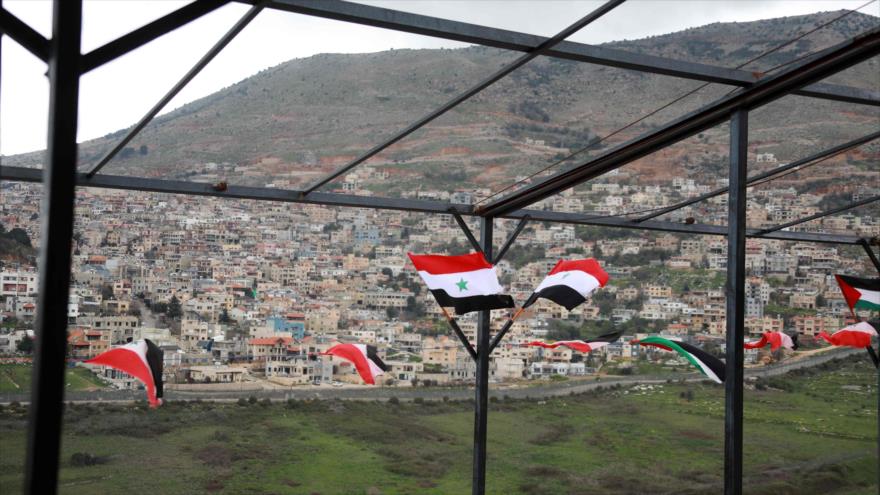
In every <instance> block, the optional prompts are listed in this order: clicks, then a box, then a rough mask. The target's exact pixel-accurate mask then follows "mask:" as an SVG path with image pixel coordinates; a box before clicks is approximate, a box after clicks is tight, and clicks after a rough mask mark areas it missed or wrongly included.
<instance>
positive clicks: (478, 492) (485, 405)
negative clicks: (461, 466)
mask: <svg viewBox="0 0 880 495" xmlns="http://www.w3.org/2000/svg"><path fill="white" fill-rule="evenodd" d="M492 222H493V219H492V218H491V217H490V218H481V219H480V242H481V244H482V245H483V252H484V253H485V254H486V258H487V259H491V258H492ZM491 313H492V312H491V311H488V310H483V311H480V313H479V315H478V317H477V318H478V319H477V369H476V377H475V382H476V383H475V386H474V389H475V396H474V399H475V400H474V471H473V481H472V485H471V493H472V494H473V495H484V494H485V493H486V442H487V433H488V429H489V422H488V414H489V332H490V331H491V329H490V322H489V318H490V317H491Z"/></svg>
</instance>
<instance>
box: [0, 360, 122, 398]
mask: <svg viewBox="0 0 880 495" xmlns="http://www.w3.org/2000/svg"><path fill="white" fill-rule="evenodd" d="M32 370H33V367H32V366H31V365H29V364H0V392H13V393H25V392H29V391H30V389H31V372H32ZM64 380H65V387H66V388H67V390H96V389H100V388H104V387H106V385H105V384H104V383H102V382H101V380H100V379H99V378H98V377H96V376H95V374H94V373H92V372H91V371H89V370H87V369H85V368H68V369H67V371H66V372H65V374H64Z"/></svg>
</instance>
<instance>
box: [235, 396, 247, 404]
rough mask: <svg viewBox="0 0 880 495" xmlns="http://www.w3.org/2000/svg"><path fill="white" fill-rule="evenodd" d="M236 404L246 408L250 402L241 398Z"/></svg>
mask: <svg viewBox="0 0 880 495" xmlns="http://www.w3.org/2000/svg"><path fill="white" fill-rule="evenodd" d="M236 404H238V405H239V406H246V405H248V401H247V399H245V398H244V397H239V399H238V402H236Z"/></svg>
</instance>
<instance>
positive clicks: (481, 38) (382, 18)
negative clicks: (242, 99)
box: [238, 0, 880, 106]
mask: <svg viewBox="0 0 880 495" xmlns="http://www.w3.org/2000/svg"><path fill="white" fill-rule="evenodd" d="M238 1H240V2H242V3H253V1H254V0H238ZM266 6H267V8H271V9H278V10H283V11H287V12H295V13H298V14H305V15H310V16H314V17H321V18H324V19H334V20H338V21H344V22H350V23H354V24H361V25H365V26H373V27H378V28H384V29H392V30H396V31H403V32H407V33H413V34H418V35H422V36H432V37H436V38H443V39H448V40H454V41H461V42H464V43H474V44H477V45H484V46H491V47H495V48H502V49H504V50H512V51H520V52H528V51H530V50H532V49H533V48H534V47H535V46H538V45H540V44H541V43H542V42H543V41H545V40H546V39H547V38H545V37H543V36H536V35H532V34H526V33H520V32H516V31H508V30H505V29H497V28H492V27H487V26H480V25H477V24H469V23H466V22H458V21H452V20H448V19H441V18H438V17H430V16H425V15H420V14H412V13H409V12H401V11H396V10H391V9H384V8H381V7H373V6H370V5H362V4H358V3H352V2H343V1H337V0H325V1H315V0H272V1H270V2H269V3H268V4H267V5H266ZM544 55H546V56H548V57H554V58H562V59H566V60H574V61H578V62H587V63H591V64H597V65H604V66H608V67H617V68H621V69H628V70H636V71H641V72H649V73H652V74H661V75H666V76H673V77H681V78H685V79H692V80H697V81H704V82H711V83H718V84H727V85H733V86H749V85H751V84H753V83H754V82H755V81H757V80H758V79H759V77H757V76H760V74H758V75H757V76H756V74H755V73H753V72H751V71H746V70H737V69H728V68H724V67H716V66H712V65H707V64H700V63H695V62H685V61H681V60H673V59H668V58H663V57H658V56H654V55H646V54H639V53H633V52H628V51H625V50H620V49H615V48H609V47H604V46H592V45H587V44H583V43H576V42H572V41H563V42H561V43H559V44H558V45H557V46H556V47H553V48H551V49H549V50H547V52H546V53H545V54H544ZM793 94H797V95H800V96H807V97H813V98H822V99H828V100H835V101H843V102H849V103H859V104H865V105H874V106H880V93H877V92H876V91H868V90H864V89H859V88H850V87H846V86H838V85H833V84H825V83H819V84H814V85H810V86H808V87H805V88H801V89H798V90H796V91H794V92H793Z"/></svg>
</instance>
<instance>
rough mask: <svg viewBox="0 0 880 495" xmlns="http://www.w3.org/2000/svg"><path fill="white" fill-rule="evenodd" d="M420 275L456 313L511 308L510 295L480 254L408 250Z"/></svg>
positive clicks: (435, 295)
mask: <svg viewBox="0 0 880 495" xmlns="http://www.w3.org/2000/svg"><path fill="white" fill-rule="evenodd" d="M409 259H411V260H412V262H413V265H415V267H416V270H418V272H419V276H421V277H422V280H424V281H425V284H426V285H427V286H428V289H429V290H430V291H431V293H432V294H434V298H436V299H437V303H438V304H440V306H443V307H449V306H452V307H454V308H455V312H456V314H460V315H461V314H465V313H469V312H471V311H480V310H484V309H500V308H512V307H513V298H512V297H510V296H509V295H507V294H502V293H501V292H502V291H503V290H504V289H502V288H501V284H499V283H498V276H497V275H496V274H495V267H494V266H492V264H491V263H489V262H488V261H486V258H485V256H483V253H470V254H463V255H460V256H441V255H434V254H412V253H409Z"/></svg>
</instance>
